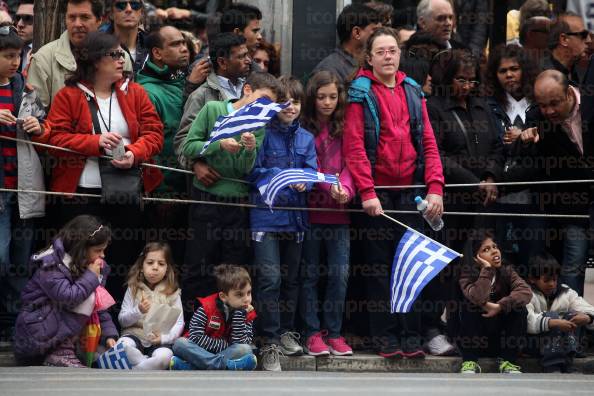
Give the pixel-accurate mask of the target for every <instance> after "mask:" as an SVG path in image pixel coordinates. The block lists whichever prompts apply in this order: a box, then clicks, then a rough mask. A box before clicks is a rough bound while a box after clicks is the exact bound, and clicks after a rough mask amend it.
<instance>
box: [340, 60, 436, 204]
mask: <svg viewBox="0 0 594 396" xmlns="http://www.w3.org/2000/svg"><path fill="white" fill-rule="evenodd" d="M357 76H365V77H368V78H369V79H371V82H372V84H371V89H372V90H373V93H374V94H375V96H376V98H377V102H378V107H379V113H380V123H381V126H380V139H379V143H378V146H377V162H376V165H375V178H374V177H373V176H372V172H371V164H370V163H369V159H368V158H367V154H366V152H365V143H364V134H363V124H364V116H363V106H362V105H361V104H360V103H349V104H348V105H347V109H346V117H345V121H344V137H343V154H344V158H345V159H346V164H347V166H348V168H349V170H350V171H351V175H352V176H353V179H354V180H355V185H356V186H357V189H358V190H359V194H361V199H362V200H363V201H367V200H369V199H372V198H376V197H377V195H376V193H375V189H374V186H386V185H390V186H393V185H408V184H413V174H414V171H415V160H416V158H417V153H416V151H415V148H414V146H413V143H412V139H411V134H410V119H409V112H408V106H407V104H406V96H405V93H404V87H403V86H402V83H403V81H404V78H405V77H406V75H405V74H404V73H402V72H400V71H399V72H397V74H396V87H395V88H394V90H393V91H392V90H391V89H390V88H388V87H386V86H385V85H384V84H382V83H381V82H379V80H377V78H376V77H375V76H374V75H373V72H372V71H371V70H364V69H360V70H359V72H358V73H357ZM423 124H424V130H423V148H424V150H425V184H427V193H428V194H439V195H443V184H444V178H443V169H442V166H441V159H440V157H439V151H438V149H437V143H436V142H435V135H434V134H433V128H432V127H431V123H430V122H429V116H428V115H427V107H426V105H425V102H424V101H423Z"/></svg>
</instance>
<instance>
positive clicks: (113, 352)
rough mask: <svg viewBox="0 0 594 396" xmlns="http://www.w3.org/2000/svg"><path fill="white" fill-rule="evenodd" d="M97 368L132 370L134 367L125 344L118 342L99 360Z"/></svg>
mask: <svg viewBox="0 0 594 396" xmlns="http://www.w3.org/2000/svg"><path fill="white" fill-rule="evenodd" d="M97 366H98V367H99V368H102V369H119V370H130V369H131V368H132V365H131V364H130V360H128V355H127V354H126V350H125V349H124V344H122V343H121V342H118V343H117V344H115V345H114V346H113V347H111V348H109V349H108V350H107V351H105V352H103V354H101V356H99V359H97Z"/></svg>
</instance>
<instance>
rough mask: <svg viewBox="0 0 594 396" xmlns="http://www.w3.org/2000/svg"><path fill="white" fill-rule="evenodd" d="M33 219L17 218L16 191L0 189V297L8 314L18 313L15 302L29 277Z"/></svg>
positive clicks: (17, 300)
mask: <svg viewBox="0 0 594 396" xmlns="http://www.w3.org/2000/svg"><path fill="white" fill-rule="evenodd" d="M33 221H34V220H32V219H27V220H22V219H21V218H20V216H19V209H18V201H17V195H16V194H15V193H0V297H1V298H0V301H2V305H3V311H4V309H6V311H5V312H6V313H8V314H9V315H11V316H12V315H13V314H14V316H16V314H17V313H18V306H17V305H18V304H17V303H18V302H19V300H20V295H21V291H22V290H23V288H24V287H25V284H26V283H27V280H28V279H29V274H28V270H29V266H28V263H29V258H30V256H31V249H32V248H33V232H34V230H33Z"/></svg>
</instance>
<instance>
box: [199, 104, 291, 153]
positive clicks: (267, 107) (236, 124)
mask: <svg viewBox="0 0 594 396" xmlns="http://www.w3.org/2000/svg"><path fill="white" fill-rule="evenodd" d="M288 106H289V103H284V104H279V103H275V102H273V101H271V100H270V99H268V98H266V97H262V98H259V99H257V100H256V101H254V102H252V103H250V104H247V105H245V106H243V107H241V108H239V109H237V110H235V111H233V112H231V113H229V114H227V115H226V116H220V117H219V118H218V119H217V121H216V122H215V125H214V128H213V130H212V131H211V132H210V139H209V140H208V142H206V144H205V145H204V147H203V148H202V151H201V152H200V154H201V155H202V154H204V152H205V151H206V150H207V149H208V146H210V145H211V144H212V143H214V142H216V141H219V140H221V141H222V140H223V139H225V140H226V139H229V140H227V143H224V144H223V143H221V145H222V146H223V145H224V147H222V148H223V150H226V151H229V152H231V153H236V152H238V151H239V150H240V149H241V146H240V145H239V143H238V142H237V141H236V140H235V139H233V137H234V136H237V135H241V134H242V133H245V132H250V133H251V132H252V131H255V130H257V129H259V128H262V127H263V126H264V125H266V124H267V123H268V122H269V121H270V120H271V119H272V117H274V116H275V115H276V114H277V113H278V112H279V111H281V110H283V109H285V108H287V107H288ZM230 140H234V141H235V143H237V145H235V144H233V143H231V142H230Z"/></svg>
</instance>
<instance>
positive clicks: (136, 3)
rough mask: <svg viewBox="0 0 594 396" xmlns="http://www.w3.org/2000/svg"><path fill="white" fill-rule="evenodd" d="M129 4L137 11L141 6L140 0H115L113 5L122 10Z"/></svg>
mask: <svg viewBox="0 0 594 396" xmlns="http://www.w3.org/2000/svg"><path fill="white" fill-rule="evenodd" d="M128 4H130V8H132V10H134V11H138V10H140V9H141V8H142V2H140V1H116V2H115V3H114V6H115V8H116V10H118V11H124V10H125V9H126V7H127V6H128Z"/></svg>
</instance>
